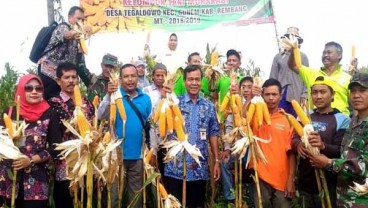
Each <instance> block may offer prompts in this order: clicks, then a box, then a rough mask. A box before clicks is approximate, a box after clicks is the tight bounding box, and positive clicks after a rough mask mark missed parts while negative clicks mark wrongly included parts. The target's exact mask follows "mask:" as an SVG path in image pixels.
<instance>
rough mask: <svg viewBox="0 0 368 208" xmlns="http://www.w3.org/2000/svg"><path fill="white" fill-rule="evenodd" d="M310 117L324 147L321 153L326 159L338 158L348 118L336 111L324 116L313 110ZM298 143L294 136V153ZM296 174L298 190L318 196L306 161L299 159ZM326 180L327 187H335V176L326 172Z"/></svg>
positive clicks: (298, 140) (310, 167) (311, 169)
mask: <svg viewBox="0 0 368 208" xmlns="http://www.w3.org/2000/svg"><path fill="white" fill-rule="evenodd" d="M310 116H311V120H312V125H313V128H314V130H315V131H317V132H318V133H319V134H320V136H321V140H322V142H323V143H324V145H325V149H323V150H321V153H322V154H324V155H326V156H327V157H328V158H339V157H340V155H341V154H340V149H341V141H342V138H343V137H344V133H345V131H346V129H347V128H348V126H349V123H350V118H349V117H347V116H346V115H344V114H343V113H341V112H340V111H338V110H337V109H334V110H333V111H332V112H329V113H325V114H320V113H318V112H317V111H315V110H313V111H312V113H311V114H310ZM300 142H301V140H300V138H299V137H298V136H294V138H293V140H292V142H291V147H292V149H293V150H294V151H295V152H297V148H298V145H299V144H300ZM298 172H299V177H298V178H299V179H298V184H299V185H298V187H299V189H300V190H303V191H305V192H307V193H311V194H318V193H319V191H318V187H317V183H316V177H315V173H314V168H313V167H312V166H311V164H310V162H309V160H308V159H303V158H300V160H299V167H298ZM326 179H327V184H328V185H330V186H336V183H337V182H336V181H337V177H336V175H335V174H332V173H331V172H326Z"/></svg>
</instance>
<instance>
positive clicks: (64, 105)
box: [49, 91, 94, 181]
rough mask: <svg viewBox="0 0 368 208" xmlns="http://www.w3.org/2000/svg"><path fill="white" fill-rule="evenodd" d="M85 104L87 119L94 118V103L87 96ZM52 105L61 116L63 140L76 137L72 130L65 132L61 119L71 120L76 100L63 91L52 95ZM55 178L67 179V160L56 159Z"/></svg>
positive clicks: (83, 107) (60, 123)
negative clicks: (56, 95) (57, 94)
mask: <svg viewBox="0 0 368 208" xmlns="http://www.w3.org/2000/svg"><path fill="white" fill-rule="evenodd" d="M82 99H83V105H82V110H83V112H84V113H85V115H86V117H87V119H88V120H89V121H91V120H92V117H93V115H94V107H93V105H92V103H91V102H90V101H89V100H87V98H85V97H83V98H82ZM49 104H50V107H51V109H52V110H53V111H55V112H56V114H57V115H58V117H59V122H58V123H59V125H60V128H61V132H62V135H63V138H62V142H65V141H68V140H72V139H76V136H75V135H74V134H72V133H71V132H65V131H66V127H65V126H64V124H63V123H62V121H61V120H69V119H71V118H72V117H73V113H74V110H75V105H74V101H73V100H72V99H71V98H70V97H69V96H68V95H67V94H65V93H64V92H63V91H61V92H60V95H59V96H58V97H52V98H50V100H49ZM55 179H56V180H57V181H64V180H67V179H66V163H65V160H59V159H55Z"/></svg>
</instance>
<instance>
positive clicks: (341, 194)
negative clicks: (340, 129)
mask: <svg viewBox="0 0 368 208" xmlns="http://www.w3.org/2000/svg"><path fill="white" fill-rule="evenodd" d="M348 88H349V90H350V95H349V96H350V102H351V104H352V107H353V108H354V110H356V111H357V113H358V114H357V116H354V117H353V118H352V120H351V122H350V126H349V128H348V129H347V130H346V132H345V135H344V138H343V141H342V147H341V154H342V155H341V158H340V159H330V158H327V157H326V156H325V155H323V154H321V155H318V156H313V155H311V154H308V157H309V158H310V161H311V164H312V165H313V166H314V167H318V168H325V170H326V171H331V172H335V173H337V174H338V181H337V190H336V191H337V206H338V207H353V208H358V207H368V194H364V195H359V194H358V193H357V192H355V191H354V190H353V189H352V187H354V184H353V182H357V183H359V184H364V181H365V179H366V178H367V177H368V169H367V167H368V142H367V136H368V73H366V72H364V73H363V72H357V73H356V74H355V75H354V76H353V79H352V80H351V82H350V84H349V86H348Z"/></svg>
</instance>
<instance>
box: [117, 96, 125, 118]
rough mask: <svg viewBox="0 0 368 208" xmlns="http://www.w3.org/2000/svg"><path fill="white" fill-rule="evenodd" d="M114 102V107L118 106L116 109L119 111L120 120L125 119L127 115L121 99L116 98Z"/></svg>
mask: <svg viewBox="0 0 368 208" xmlns="http://www.w3.org/2000/svg"><path fill="white" fill-rule="evenodd" d="M115 102H116V107H118V111H119V114H120V118H121V120H123V121H126V120H127V117H126V114H125V109H124V104H123V99H121V98H119V99H116V100H115Z"/></svg>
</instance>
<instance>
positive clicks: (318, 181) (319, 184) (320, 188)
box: [314, 168, 325, 208]
mask: <svg viewBox="0 0 368 208" xmlns="http://www.w3.org/2000/svg"><path fill="white" fill-rule="evenodd" d="M314 174H315V176H316V181H317V187H318V192H319V196H320V197H321V202H322V208H324V207H325V198H324V197H323V195H321V193H322V191H323V190H322V186H321V181H320V176H319V173H318V170H317V169H316V168H314Z"/></svg>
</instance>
